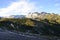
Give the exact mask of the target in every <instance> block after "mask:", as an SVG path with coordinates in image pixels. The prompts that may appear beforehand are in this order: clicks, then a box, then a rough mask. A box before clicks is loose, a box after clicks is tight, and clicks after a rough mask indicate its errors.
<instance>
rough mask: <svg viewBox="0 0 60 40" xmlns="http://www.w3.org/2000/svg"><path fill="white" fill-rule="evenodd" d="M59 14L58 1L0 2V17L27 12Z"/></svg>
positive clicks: (3, 0) (19, 0) (5, 0)
mask: <svg viewBox="0 0 60 40" xmlns="http://www.w3.org/2000/svg"><path fill="white" fill-rule="evenodd" d="M43 11H44V12H48V13H56V14H59V13H60V0H0V16H9V15H21V14H24V15H25V14H27V13H29V12H43Z"/></svg>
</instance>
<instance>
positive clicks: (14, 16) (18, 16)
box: [9, 15, 25, 18]
mask: <svg viewBox="0 0 60 40" xmlns="http://www.w3.org/2000/svg"><path fill="white" fill-rule="evenodd" d="M9 18H25V15H11V16H9Z"/></svg>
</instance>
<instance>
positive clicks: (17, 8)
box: [0, 0, 36, 16]
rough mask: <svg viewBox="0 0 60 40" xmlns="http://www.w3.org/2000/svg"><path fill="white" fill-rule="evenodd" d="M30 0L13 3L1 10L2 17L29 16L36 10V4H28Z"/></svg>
mask: <svg viewBox="0 0 60 40" xmlns="http://www.w3.org/2000/svg"><path fill="white" fill-rule="evenodd" d="M28 1H29V0H20V1H19V2H13V3H11V4H10V6H8V7H6V8H1V9H0V16H9V15H13V14H27V13H28V12H31V11H33V10H36V6H35V4H34V3H31V2H28Z"/></svg>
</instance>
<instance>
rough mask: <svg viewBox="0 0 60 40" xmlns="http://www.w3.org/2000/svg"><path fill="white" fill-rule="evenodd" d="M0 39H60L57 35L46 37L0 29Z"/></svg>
mask: <svg viewBox="0 0 60 40" xmlns="http://www.w3.org/2000/svg"><path fill="white" fill-rule="evenodd" d="M0 40H60V38H58V37H51V38H50V37H48V36H40V37H37V36H30V35H26V34H21V33H20V34H18V33H15V32H10V31H3V32H2V31H1V30H0Z"/></svg>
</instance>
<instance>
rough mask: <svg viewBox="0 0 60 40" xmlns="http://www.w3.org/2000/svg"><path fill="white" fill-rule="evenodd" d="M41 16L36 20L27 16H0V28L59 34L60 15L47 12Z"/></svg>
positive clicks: (42, 33) (41, 33)
mask: <svg viewBox="0 0 60 40" xmlns="http://www.w3.org/2000/svg"><path fill="white" fill-rule="evenodd" d="M36 13H37V12H36ZM43 18H44V19H43ZM43 18H40V17H38V18H37V19H38V20H33V19H29V18H24V19H19V18H16V19H14V18H1V19H0V28H6V29H8V30H15V31H18V32H28V33H35V34H40V35H53V36H60V15H57V14H47V15H45V16H44V17H43ZM39 20H40V21H39Z"/></svg>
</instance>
